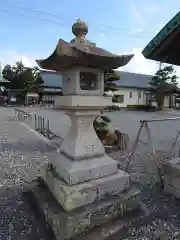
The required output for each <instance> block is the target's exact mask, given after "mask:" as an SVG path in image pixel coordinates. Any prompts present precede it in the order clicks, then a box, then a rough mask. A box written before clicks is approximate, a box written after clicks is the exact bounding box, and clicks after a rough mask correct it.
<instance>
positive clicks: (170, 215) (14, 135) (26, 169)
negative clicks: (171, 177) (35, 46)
mask: <svg viewBox="0 0 180 240" xmlns="http://www.w3.org/2000/svg"><path fill="white" fill-rule="evenodd" d="M9 111H11V110H10V109H9V108H8V109H4V108H0V120H1V124H0V133H1V134H0V147H1V154H0V184H1V185H2V186H4V188H0V240H10V239H11V240H21V239H23V240H24V239H25V240H26V239H27V240H28V239H29V240H32V239H33V240H43V239H44V240H48V239H49V240H53V237H52V236H51V234H50V233H49V232H48V231H47V230H46V229H45V228H44V226H41V225H40V221H38V218H36V216H35V215H34V214H33V211H32V209H31V208H30V206H29V204H28V201H27V198H25V197H24V195H23V194H21V191H18V192H17V191H15V189H14V188H13V186H17V185H18V186H21V185H24V184H25V185H26V184H28V183H29V182H31V181H32V180H33V179H34V178H36V176H38V174H39V169H40V167H41V166H42V165H43V164H44V163H46V162H47V161H48V156H49V154H52V153H54V152H55V148H53V147H50V146H49V145H48V144H47V143H46V142H45V141H43V140H42V139H41V138H38V137H37V135H36V134H34V133H33V132H32V131H30V130H29V129H28V128H26V127H25V126H24V125H22V124H20V123H19V122H17V121H12V118H11V117H10V116H9V117H8V113H9ZM139 151H140V152H137V153H136V155H135V157H134V158H133V161H132V164H131V165H130V170H129V171H130V173H131V175H133V174H134V173H135V174H134V175H135V176H136V179H138V181H136V185H137V187H138V188H140V189H141V190H142V196H141V205H142V207H143V208H144V212H146V211H152V212H153V213H154V217H153V218H150V219H149V220H148V221H147V223H144V224H141V225H140V226H139V225H138V226H134V227H133V228H130V229H128V230H127V231H126V234H125V235H124V236H122V235H121V236H119V239H129V240H137V239H140V240H145V239H150V240H153V239H155V238H154V237H155V234H157V233H156V232H157V231H158V230H162V231H166V235H167V234H168V238H167V239H174V240H179V239H180V236H178V233H179V232H180V216H179V212H180V207H179V203H178V201H177V200H176V199H174V198H173V197H171V196H168V195H165V194H164V193H163V191H161V190H160V188H159V187H156V186H154V187H152V186H153V183H154V176H155V175H156V168H155V166H154V162H153V160H152V158H150V157H147V156H149V155H148V154H147V152H148V151H147V149H146V148H145V150H144V152H143V150H142V149H141V148H140V147H139ZM127 154H128V152H125V153H124V152H123V153H122V152H118V153H117V152H116V153H111V156H112V157H114V158H115V159H117V160H119V159H120V157H121V159H122V157H124V161H120V167H121V168H123V167H124V165H126V164H125V161H126V156H127ZM143 154H145V155H143ZM151 176H153V180H152V178H151ZM146 179H147V181H146ZM9 186H12V188H11V190H10V191H7V190H5V189H6V187H9ZM2 189H3V190H2ZM116 239H118V238H116Z"/></svg>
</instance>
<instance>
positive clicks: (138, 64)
mask: <svg viewBox="0 0 180 240" xmlns="http://www.w3.org/2000/svg"><path fill="white" fill-rule="evenodd" d="M132 52H133V53H134V57H133V58H132V60H131V61H130V62H129V64H127V65H126V66H125V67H123V68H122V69H123V71H128V72H135V73H143V74H154V73H155V72H156V71H157V69H158V65H157V63H156V62H154V61H151V60H147V59H145V58H144V56H143V55H142V53H141V52H142V49H141V48H134V49H133V50H132V51H131V53H132Z"/></svg>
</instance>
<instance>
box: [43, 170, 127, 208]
mask: <svg viewBox="0 0 180 240" xmlns="http://www.w3.org/2000/svg"><path fill="white" fill-rule="evenodd" d="M41 176H42V178H43V180H44V182H45V183H46V185H47V186H48V188H49V189H50V191H51V192H52V194H53V195H54V197H55V198H56V200H57V201H58V202H59V203H60V205H61V206H62V207H63V208H64V209H65V210H66V211H71V210H73V209H76V208H79V207H82V206H84V205H87V204H91V203H93V202H95V201H99V200H102V199H105V198H106V197H107V196H116V195H119V194H120V193H121V192H123V191H124V190H126V189H129V188H130V177H129V174H128V173H126V172H124V171H121V170H117V173H116V174H112V175H109V176H107V177H103V178H98V179H96V180H92V181H87V182H84V183H81V184H76V185H71V186H69V185H67V183H66V182H65V181H63V180H62V179H60V178H59V174H57V173H56V172H55V171H54V169H49V168H48V167H45V168H44V169H43V170H42V172H41Z"/></svg>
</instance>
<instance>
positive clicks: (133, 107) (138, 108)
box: [127, 104, 156, 112]
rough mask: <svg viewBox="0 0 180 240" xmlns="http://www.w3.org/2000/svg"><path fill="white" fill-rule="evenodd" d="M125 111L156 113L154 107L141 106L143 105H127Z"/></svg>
mask: <svg viewBox="0 0 180 240" xmlns="http://www.w3.org/2000/svg"><path fill="white" fill-rule="evenodd" d="M127 109H129V110H134V111H150V112H154V111H156V107H155V106H151V105H148V104H147V105H145V104H144V105H143V104H141V105H140V104H135V105H127Z"/></svg>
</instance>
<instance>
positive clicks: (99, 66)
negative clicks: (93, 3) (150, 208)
mask: <svg viewBox="0 0 180 240" xmlns="http://www.w3.org/2000/svg"><path fill="white" fill-rule="evenodd" d="M72 32H73V33H74V35H75V38H74V39H73V40H72V41H71V42H70V43H67V42H65V41H63V40H62V39H60V40H59V42H58V45H57V47H56V49H55V51H54V52H53V54H52V55H51V56H50V57H48V58H47V59H45V60H37V63H38V64H39V66H40V67H41V68H44V69H48V70H54V71H58V72H61V73H62V75H63V86H62V90H63V96H59V97H57V98H56V100H55V103H56V105H58V106H60V108H61V109H63V110H64V111H65V113H66V114H67V115H68V116H69V117H70V118H71V121H72V125H71V128H70V131H69V133H68V134H67V136H66V137H65V138H64V140H63V142H62V144H61V146H60V151H59V153H58V154H57V155H56V156H53V159H51V162H52V164H51V165H48V166H46V167H45V168H44V169H42V171H41V176H42V179H43V183H42V184H41V185H39V186H38V187H37V188H36V189H34V195H35V197H36V199H37V203H38V204H39V208H40V209H41V210H42V211H43V212H44V214H45V217H46V220H47V222H48V223H49V225H50V226H51V228H52V230H53V232H54V234H55V236H56V238H57V239H59V240H60V239H71V238H73V237H74V236H76V235H78V234H81V233H84V232H85V231H86V230H88V229H92V228H93V227H95V226H99V225H100V224H102V223H106V222H108V221H111V220H112V219H114V218H117V217H119V216H123V215H124V213H125V212H127V211H130V210H132V209H134V208H137V206H138V197H139V191H137V190H136V189H132V188H131V183H130V176H129V174H128V173H126V172H124V171H122V170H119V169H118V167H117V162H116V161H115V160H113V159H112V158H110V157H109V156H107V155H106V154H105V149H104V147H103V145H102V143H101V141H100V140H99V138H98V137H97V135H96V133H95V131H94V128H93V120H94V119H95V117H96V116H98V115H100V112H101V110H102V109H104V108H105V107H107V106H110V105H112V101H111V99H110V98H106V97H103V93H104V72H105V71H108V70H109V69H115V68H117V67H120V66H124V65H126V64H127V63H128V62H129V61H130V60H131V58H132V57H133V55H123V56H118V55H114V54H112V53H109V52H108V51H106V50H103V49H101V48H98V47H96V45H95V44H94V43H91V42H89V41H88V40H86V38H85V36H86V34H87V32H88V26H87V24H86V23H84V22H83V21H81V20H78V21H77V22H75V23H74V24H73V26H72Z"/></svg>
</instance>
